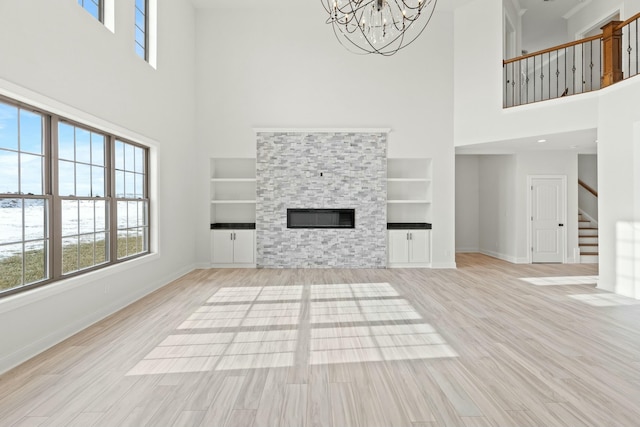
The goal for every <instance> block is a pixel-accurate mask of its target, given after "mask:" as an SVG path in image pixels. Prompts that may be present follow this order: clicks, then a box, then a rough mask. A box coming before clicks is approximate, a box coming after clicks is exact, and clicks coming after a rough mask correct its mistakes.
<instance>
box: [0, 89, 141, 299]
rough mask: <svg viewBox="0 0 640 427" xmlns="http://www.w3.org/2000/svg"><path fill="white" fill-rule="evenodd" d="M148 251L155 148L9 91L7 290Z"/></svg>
mask: <svg viewBox="0 0 640 427" xmlns="http://www.w3.org/2000/svg"><path fill="white" fill-rule="evenodd" d="M148 252H149V198H148V149H147V148H146V147H143V146H141V145H138V144H135V143H133V142H130V141H125V140H123V139H122V138H120V137H116V136H115V135H111V134H108V133H105V132H100V131H98V130H95V129H91V128H89V127H86V126H84V125H82V124H79V123H75V122H72V121H68V120H66V119H64V118H62V117H59V116H56V115H53V114H47V113H46V112H43V111H37V110H35V109H32V108H29V107H26V106H23V105H21V104H18V103H14V102H13V101H11V100H5V99H0V296H1V295H6V294H9V293H12V292H15V291H18V290H22V289H28V288H31V287H34V286H39V285H42V284H46V283H49V282H52V281H55V280H59V279H62V278H65V277H68V276H71V275H76V274H80V273H81V272H83V271H88V270H94V269H96V268H100V267H103V266H107V265H111V264H114V263H117V262H120V261H122V260H125V259H129V258H132V257H135V256H139V255H142V254H145V253H148Z"/></svg>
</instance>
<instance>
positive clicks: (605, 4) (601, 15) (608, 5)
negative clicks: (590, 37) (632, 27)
mask: <svg viewBox="0 0 640 427" xmlns="http://www.w3.org/2000/svg"><path fill="white" fill-rule="evenodd" d="M625 3H628V2H625V1H622V0H591V2H590V3H589V4H588V5H587V6H586V7H583V8H582V9H580V10H579V11H578V12H577V13H576V14H575V15H573V16H571V17H570V18H569V19H568V20H567V37H568V40H577V39H579V38H582V37H584V36H583V34H584V33H585V32H586V31H587V30H589V29H593V27H594V26H596V25H598V24H600V23H601V22H602V21H603V20H604V19H605V18H607V17H609V16H611V15H613V14H614V13H616V12H618V11H619V12H620V16H621V20H623V21H624V20H625V19H627V18H628V17H629V16H631V15H633V14H635V13H636V12H637V11H638V9H631V10H635V12H633V13H631V15H625V12H626V9H627V7H626V6H625ZM631 10H630V11H629V12H631Z"/></svg>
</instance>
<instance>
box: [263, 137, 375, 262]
mask: <svg viewBox="0 0 640 427" xmlns="http://www.w3.org/2000/svg"><path fill="white" fill-rule="evenodd" d="M386 178H387V131H384V130H371V131H366V130H365V131H358V132H351V131H326V132H323V131H304V130H301V131H260V130H259V131H257V161H256V179H257V184H256V193H257V194H256V196H257V198H256V244H257V265H258V267H264V268H336V267H338V268H384V267H386V263H387V260H386V258H387V256H386V246H387V245H386V227H387V209H386V200H387V181H386ZM288 208H292V209H293V208H297V209H323V208H327V209H355V228H348V229H336V228H330V229H293V228H292V229H289V228H287V209H288Z"/></svg>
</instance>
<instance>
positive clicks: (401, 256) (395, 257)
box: [388, 230, 409, 264]
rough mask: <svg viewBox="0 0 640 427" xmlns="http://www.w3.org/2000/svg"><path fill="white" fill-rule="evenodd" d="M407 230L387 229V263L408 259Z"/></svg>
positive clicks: (403, 261)
mask: <svg viewBox="0 0 640 427" xmlns="http://www.w3.org/2000/svg"><path fill="white" fill-rule="evenodd" d="M407 233H408V232H407V230H389V242H388V245H389V264H396V263H406V262H407V261H408V260H409V244H408V243H409V241H408V240H407Z"/></svg>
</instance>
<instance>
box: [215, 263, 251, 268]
mask: <svg viewBox="0 0 640 427" xmlns="http://www.w3.org/2000/svg"><path fill="white" fill-rule="evenodd" d="M205 268H256V265H255V264H209V266H208V267H205Z"/></svg>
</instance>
